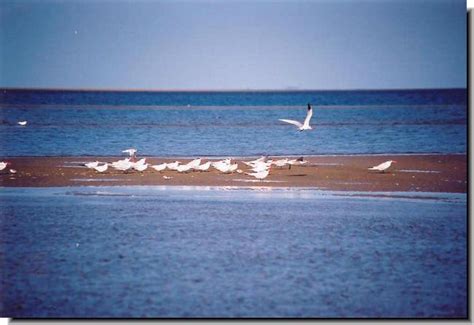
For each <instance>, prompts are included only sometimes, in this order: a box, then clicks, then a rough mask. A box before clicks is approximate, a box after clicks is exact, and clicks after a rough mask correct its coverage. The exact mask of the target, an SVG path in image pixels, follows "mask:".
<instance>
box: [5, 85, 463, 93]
mask: <svg viewBox="0 0 474 325" xmlns="http://www.w3.org/2000/svg"><path fill="white" fill-rule="evenodd" d="M453 89H459V90H461V89H464V90H467V86H466V87H434V88H426V87H414V88H339V89H336V88H326V89H315V88H274V89H272V88H261V89H259V88H229V89H179V88H170V89H163V88H162V89H150V88H74V87H59V88H54V87H2V86H0V90H2V91H3V92H4V91H18V90H19V91H71V92H86V91H89V92H310V91H397V90H453Z"/></svg>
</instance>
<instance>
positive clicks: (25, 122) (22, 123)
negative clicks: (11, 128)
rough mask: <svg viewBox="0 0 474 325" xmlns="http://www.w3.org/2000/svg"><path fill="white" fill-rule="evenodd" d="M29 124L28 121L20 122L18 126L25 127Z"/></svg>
mask: <svg viewBox="0 0 474 325" xmlns="http://www.w3.org/2000/svg"><path fill="white" fill-rule="evenodd" d="M27 123H28V121H20V122H18V125H21V126H25V125H26V124H27Z"/></svg>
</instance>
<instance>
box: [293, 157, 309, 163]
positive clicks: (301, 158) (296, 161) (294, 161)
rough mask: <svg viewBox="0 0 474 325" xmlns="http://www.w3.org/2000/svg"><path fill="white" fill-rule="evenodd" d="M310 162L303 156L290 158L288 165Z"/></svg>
mask: <svg viewBox="0 0 474 325" xmlns="http://www.w3.org/2000/svg"><path fill="white" fill-rule="evenodd" d="M306 163H308V161H307V160H304V159H303V157H300V158H298V159H290V160H288V165H304V164H306Z"/></svg>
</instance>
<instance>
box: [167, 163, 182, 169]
mask: <svg viewBox="0 0 474 325" xmlns="http://www.w3.org/2000/svg"><path fill="white" fill-rule="evenodd" d="M179 163H180V161H175V162H172V163H168V164H166V168H168V169H170V170H177V169H178V165H179Z"/></svg>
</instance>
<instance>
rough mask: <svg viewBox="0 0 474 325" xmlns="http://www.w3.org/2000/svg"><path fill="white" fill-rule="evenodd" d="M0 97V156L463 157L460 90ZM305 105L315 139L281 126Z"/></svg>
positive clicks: (297, 116) (61, 93)
mask: <svg viewBox="0 0 474 325" xmlns="http://www.w3.org/2000/svg"><path fill="white" fill-rule="evenodd" d="M0 94H3V95H0V119H1V123H0V139H1V140H0V141H1V142H0V144H1V146H0V155H1V156H78V155H89V156H90V155H101V156H109V155H120V154H121V151H122V150H123V149H125V148H128V147H136V148H138V150H139V154H141V155H150V156H252V155H260V154H266V155H316V154H374V153H465V152H466V132H467V108H466V107H467V105H466V90H465V89H452V90H449V89H447V90H404V91H306V92H305V91H301V92H138V93H136V92H67V91H56V92H51V91H49V92H48V91H11V90H8V91H7V90H4V91H3V92H0ZM308 102H311V103H313V104H314V115H313V120H312V124H313V126H314V127H315V129H314V130H313V131H311V132H298V131H297V130H296V128H295V127H293V126H292V125H289V124H286V123H283V122H280V121H278V119H282V118H286V119H294V120H300V121H302V120H304V118H305V116H306V103H308ZM21 120H27V121H28V126H27V127H20V126H18V125H17V122H18V121H21Z"/></svg>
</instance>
